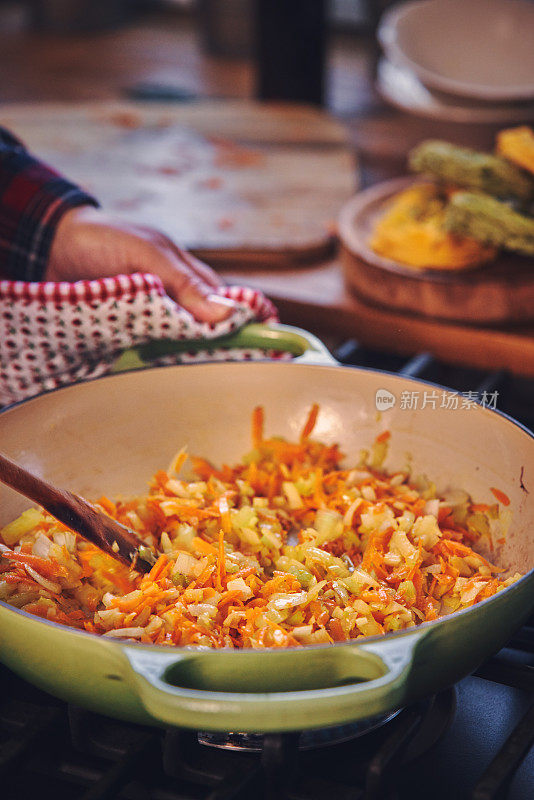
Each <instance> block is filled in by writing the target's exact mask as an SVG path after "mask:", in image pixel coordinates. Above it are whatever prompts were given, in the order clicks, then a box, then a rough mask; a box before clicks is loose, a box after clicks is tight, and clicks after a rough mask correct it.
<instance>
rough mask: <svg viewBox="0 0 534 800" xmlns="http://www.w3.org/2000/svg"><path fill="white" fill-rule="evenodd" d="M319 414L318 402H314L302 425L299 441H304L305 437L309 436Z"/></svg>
mask: <svg viewBox="0 0 534 800" xmlns="http://www.w3.org/2000/svg"><path fill="white" fill-rule="evenodd" d="M318 414H319V405H318V403H314V404H313V405H312V407H311V409H310V413H309V414H308V418H307V420H306V422H305V423H304V427H303V429H302V433H301V434H300V441H301V442H305V441H306V439H307V438H308V437H309V435H310V434H311V432H312V431H313V429H314V428H315V423H316V422H317V416H318Z"/></svg>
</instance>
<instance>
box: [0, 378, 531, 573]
mask: <svg viewBox="0 0 534 800" xmlns="http://www.w3.org/2000/svg"><path fill="white" fill-rule="evenodd" d="M379 389H387V390H388V391H390V392H391V393H392V394H393V395H394V396H395V398H396V402H395V405H394V407H393V408H391V409H389V410H388V411H386V412H384V413H382V415H381V416H380V417H379V415H378V414H377V410H376V404H375V396H376V392H377V390H379ZM406 391H407V392H414V391H415V392H419V398H418V399H419V405H421V404H422V401H423V398H424V392H425V391H426V392H429V393H431V392H432V391H433V387H431V386H429V385H428V384H424V383H418V382H414V381H410V380H407V379H405V378H402V377H399V376H393V375H383V374H381V373H378V372H373V371H365V370H354V369H349V368H342V367H322V366H309V365H297V364H290V363H260V364H205V365H198V366H177V367H168V368H163V369H152V370H145V371H140V372H131V373H126V374H122V375H117V376H114V377H109V378H103V379H100V380H97V381H93V382H91V383H86V384H81V385H77V386H73V387H70V388H68V389H62V390H59V391H56V392H52V393H50V394H48V395H44V396H41V397H38V398H35V399H34V400H31V401H29V402H26V403H24V404H22V405H20V406H18V407H15V408H12V409H9V410H7V411H5V412H4V413H3V414H0V449H1V450H2V451H3V452H4V453H6V454H7V455H9V456H10V457H12V458H14V459H16V460H17V461H19V462H20V463H21V464H23V465H24V466H26V467H28V468H29V469H31V470H33V471H34V472H36V473H37V474H39V475H41V476H43V477H45V478H47V479H48V480H50V481H52V482H55V483H57V484H58V485H60V486H63V487H65V488H70V489H72V490H74V491H76V492H79V493H80V494H82V495H83V496H85V497H87V498H88V499H96V498H97V497H98V496H100V495H101V494H102V493H105V494H107V495H109V496H114V495H116V494H122V495H131V494H135V493H138V492H141V491H143V490H144V489H145V487H146V484H147V481H148V479H149V478H150V476H151V475H152V474H153V473H154V472H155V471H156V470H157V469H160V468H165V467H166V466H167V465H168V463H169V462H170V460H171V458H172V456H173V455H174V454H175V453H176V451H177V450H178V449H179V448H181V447H182V446H184V445H187V447H188V450H189V452H190V453H192V454H196V455H202V456H205V457H207V458H209V459H210V460H212V461H213V462H214V463H222V462H223V461H227V462H229V461H232V460H237V459H239V458H240V457H241V456H242V455H243V454H244V453H245V452H246V451H247V450H248V449H250V417H251V412H252V409H253V408H254V406H256V405H259V404H261V405H263V406H264V408H265V416H266V432H267V433H268V434H276V435H281V436H285V437H289V438H292V437H296V436H297V435H298V432H299V431H300V429H301V426H302V424H303V422H304V420H305V418H306V415H307V413H308V411H309V408H310V406H311V404H312V403H313V402H318V403H319V404H320V408H321V411H320V415H319V419H318V424H317V426H316V429H315V432H314V436H316V437H317V438H319V439H322V440H323V441H328V442H340V443H341V445H342V449H343V451H344V452H345V453H346V455H347V463H349V462H350V460H351V459H357V458H358V454H359V451H360V449H361V448H362V447H368V446H369V445H371V444H372V441H373V439H374V437H375V436H376V434H377V433H379V432H380V431H382V430H386V429H387V430H390V431H391V433H392V437H391V446H390V452H389V456H388V460H387V462H386V466H387V467H391V468H402V467H403V466H404V465H405V463H406V460H407V458H410V459H411V460H412V465H413V471H414V474H421V473H425V474H426V475H427V476H428V477H429V478H431V479H432V480H434V481H435V482H436V484H437V486H438V488H439V489H446V488H462V489H466V490H467V491H468V492H469V493H470V494H471V495H472V496H473V498H475V499H476V500H477V501H478V502H495V498H494V496H493V495H492V494H491V492H490V487H498V488H499V489H501V490H502V491H504V492H505V493H506V494H507V495H508V496H509V497H510V500H511V503H510V506H509V508H510V510H511V512H512V520H511V524H510V528H509V532H508V535H507V538H506V543H505V544H504V546H503V547H501V548H498V549H497V551H496V552H495V553H494V555H493V557H494V559H495V560H496V561H498V562H499V563H500V565H501V566H503V567H506V568H507V569H511V570H514V571H515V570H517V571H519V572H522V573H524V572H527V571H528V570H529V569H532V568H533V567H534V537H533V536H532V535H531V530H532V524H533V522H534V439H533V438H532V436H530V435H529V434H528V433H526V432H525V431H524V430H522V429H521V428H520V427H519V426H517V425H515V424H514V423H512V422H511V421H509V420H507V419H505V418H504V417H501V416H499V415H496V414H494V413H492V412H490V411H488V410H485V409H482V408H479V407H472V408H463V409H462V408H461V407H460V408H458V409H456V410H454V409H445V408H440V399H439V398H440V390H436V391H437V394H438V400H437V402H436V408H433V407H432V403H430V404H428V403H427V407H426V408H424V409H419V410H408V409H405V408H403V402H402V392H406ZM28 505H29V503H28V501H27V500H25V499H24V498H21V497H19V496H18V495H16V494H15V493H14V492H12V491H11V490H8V489H7V488H5V487H3V486H0V525H4V524H6V523H7V522H9V521H10V520H12V519H13V518H14V517H16V516H17V515H18V514H19V513H20V512H21V511H22V510H24V509H25V508H27V507H28Z"/></svg>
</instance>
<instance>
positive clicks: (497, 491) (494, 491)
mask: <svg viewBox="0 0 534 800" xmlns="http://www.w3.org/2000/svg"><path fill="white" fill-rule="evenodd" d="M490 492H491V493H492V494H493V495H494V497H496V498H497V500H498V501H499V503H502V504H503V506H509V505H510V498H509V497H508V495H507V494H505V493H504V492H501V490H500V489H495V487H494V486H492V487H491V488H490Z"/></svg>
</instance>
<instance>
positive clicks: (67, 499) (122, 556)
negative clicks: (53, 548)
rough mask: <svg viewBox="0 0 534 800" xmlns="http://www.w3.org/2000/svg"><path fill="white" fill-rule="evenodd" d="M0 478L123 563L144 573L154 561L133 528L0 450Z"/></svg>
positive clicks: (151, 553) (151, 554)
mask: <svg viewBox="0 0 534 800" xmlns="http://www.w3.org/2000/svg"><path fill="white" fill-rule="evenodd" d="M0 481H1V482H2V483H5V484H6V486H10V487H11V488H12V489H15V491H17V492H19V493H20V494H23V495H24V496H25V497H28V498H29V499H30V500H33V501H34V502H35V503H38V504H39V505H40V506H42V507H43V508H44V509H45V510H46V511H48V513H49V514H51V515H52V516H53V517H55V518H56V519H58V520H59V521H60V522H62V523H63V524H64V525H67V527H69V528H71V529H72V530H73V531H76V533H79V534H80V536H83V537H84V539H88V540H89V541H90V542H92V543H93V544H96V546H97V547H99V548H100V549H101V550H103V551H104V552H105V553H108V555H110V556H112V557H113V558H116V559H117V560H118V561H121V562H122V563H123V564H126V566H128V567H131V568H132V569H136V570H137V571H138V572H148V571H149V570H150V569H151V568H152V565H153V564H154V563H155V555H154V553H153V552H152V550H151V549H150V548H149V547H146V546H145V545H142V544H140V543H139V539H138V538H137V536H136V534H135V533H134V531H132V530H130V529H129V528H126V527H125V526H124V525H121V524H120V522H117V521H116V520H114V519H112V518H111V517H108V516H106V515H105V514H102V513H101V512H100V511H97V510H96V509H95V508H93V507H92V506H91V505H89V503H87V502H86V501H85V500H82V498H81V497H78V495H76V494H73V493H72V492H68V491H66V490H65V489H58V488H57V487H56V486H52V484H50V483H47V481H44V480H43V479H42V478H38V477H37V475H34V474H33V473H32V472H28V470H27V469H24V468H23V467H21V466H20V465H19V464H16V463H15V462H14V461H11V459H9V458H7V457H6V456H4V455H2V454H1V453H0Z"/></svg>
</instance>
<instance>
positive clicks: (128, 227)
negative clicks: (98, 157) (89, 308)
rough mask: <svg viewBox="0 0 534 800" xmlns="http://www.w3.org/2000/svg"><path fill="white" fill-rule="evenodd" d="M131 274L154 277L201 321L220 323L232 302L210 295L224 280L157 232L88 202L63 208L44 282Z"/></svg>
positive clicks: (232, 307)
mask: <svg viewBox="0 0 534 800" xmlns="http://www.w3.org/2000/svg"><path fill="white" fill-rule="evenodd" d="M132 272H151V273H153V274H154V275H158V276H159V277H160V278H161V280H162V282H163V286H164V287H165V291H166V292H167V294H168V295H169V296H170V297H172V299H173V300H175V301H176V303H178V304H179V305H180V306H182V307H183V308H185V309H186V310H187V311H189V312H190V313H191V314H192V315H193V316H194V317H195V319H197V320H199V321H200V322H211V323H214V322H220V321H221V320H223V319H226V318H227V317H228V316H229V315H230V314H231V313H232V310H233V309H234V308H235V303H234V302H233V301H232V300H228V299H227V298H225V297H220V296H219V295H217V294H215V292H214V290H216V289H217V288H218V287H219V286H222V285H223V283H222V281H221V280H220V278H219V277H218V276H217V275H216V274H215V273H214V272H213V271H212V270H211V269H210V268H209V267H208V266H207V265H206V264H203V263H202V261H199V260H198V259H197V258H195V257H194V256H192V255H191V254H190V253H187V252H185V251H184V250H181V249H180V248H179V247H177V245H175V244H174V243H173V242H172V240H171V239H169V238H168V237H167V236H165V234H163V233H161V232H160V231H157V230H154V229H153V228H149V227H145V226H143V225H136V224H132V223H129V222H125V221H124V220H121V219H120V218H117V217H114V216H113V215H111V214H108V213H107V212H105V211H103V210H101V209H98V208H93V207H92V206H80V207H79V208H74V209H72V210H71V211H68V212H67V213H66V214H65V215H64V216H63V217H62V219H61V221H60V223H59V225H58V227H57V229H56V232H55V235H54V240H53V242H52V247H51V250H50V255H49V260H48V267H47V269H46V272H45V275H44V280H48V281H78V280H93V279H96V278H105V277H110V276H113V275H119V274H129V273H132Z"/></svg>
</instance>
